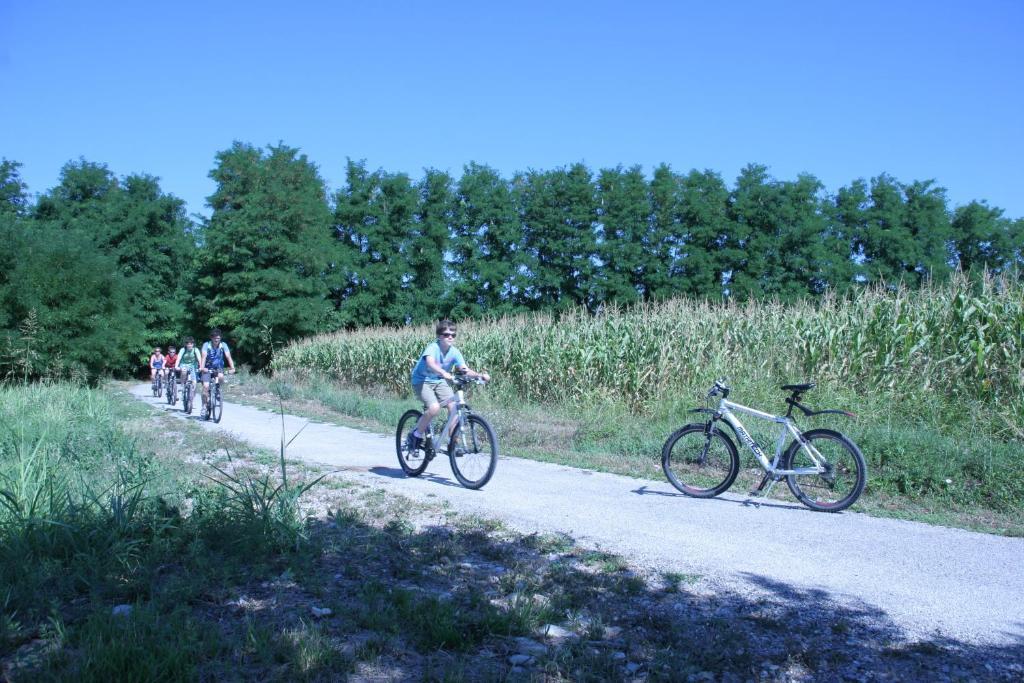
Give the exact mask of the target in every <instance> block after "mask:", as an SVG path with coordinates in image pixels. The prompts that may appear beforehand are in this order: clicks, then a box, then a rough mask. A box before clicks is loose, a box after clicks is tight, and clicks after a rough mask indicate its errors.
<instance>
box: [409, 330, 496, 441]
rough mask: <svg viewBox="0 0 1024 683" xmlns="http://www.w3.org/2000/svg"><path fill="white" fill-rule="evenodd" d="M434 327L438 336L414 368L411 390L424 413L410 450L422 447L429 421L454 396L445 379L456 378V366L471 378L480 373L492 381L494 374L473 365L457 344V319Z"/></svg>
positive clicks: (481, 376)
mask: <svg viewBox="0 0 1024 683" xmlns="http://www.w3.org/2000/svg"><path fill="white" fill-rule="evenodd" d="M435 331H436V333H437V340H436V341H433V342H431V343H430V344H428V345H427V348H425V349H424V350H423V353H421V354H420V359H419V361H418V362H417V363H416V367H414V368H413V369H412V377H411V380H412V390H413V393H414V394H415V395H416V396H417V397H418V398H419V399H420V400H421V401H423V416H422V417H421V418H420V419H419V421H418V422H417V423H416V428H415V429H413V430H412V432H410V433H409V441H408V445H409V449H410V450H416V449H417V448H419V447H420V444H421V443H422V439H423V437H424V436H425V435H426V433H427V429H429V426H430V421H431V420H433V419H434V417H436V416H437V414H438V413H439V412H440V411H441V406H442V405H445V406H447V405H448V404H449V402H450V401H451V399H452V397H453V396H454V394H453V393H452V388H451V387H450V386H449V385H448V382H447V381H446V380H452V379H454V376H453V375H452V371H453V370H454V371H457V372H460V373H464V374H465V375H466V376H468V377H469V378H471V379H472V378H477V377H479V378H480V379H482V380H484V381H485V382H489V381H491V376H490V375H488V374H487V373H485V372H476V371H474V370H472V369H470V367H469V366H468V365H466V360H465V359H464V358H463V357H462V352H461V351H459V350H458V349H457V348H456V347H455V346H454V343H455V334H456V331H455V323H453V322H452V321H451V320H447V319H446V320H442V321H441V322H439V323H438V324H437V328H436V329H435ZM450 410H451V409H450V408H449V411H450Z"/></svg>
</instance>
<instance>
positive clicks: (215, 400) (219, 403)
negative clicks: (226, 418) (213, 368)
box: [210, 382, 224, 422]
mask: <svg viewBox="0 0 1024 683" xmlns="http://www.w3.org/2000/svg"><path fill="white" fill-rule="evenodd" d="M210 411H211V413H212V416H213V421H214V422H220V418H221V417H222V416H223V415H224V396H223V395H222V394H221V393H220V382H215V383H214V385H213V387H212V388H211V389H210Z"/></svg>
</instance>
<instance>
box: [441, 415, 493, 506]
mask: <svg viewBox="0 0 1024 683" xmlns="http://www.w3.org/2000/svg"><path fill="white" fill-rule="evenodd" d="M455 429H456V433H455V434H454V435H453V436H452V440H451V443H449V444H448V459H449V460H450V461H451V464H452V472H453V473H454V474H455V478H456V479H458V480H459V483H460V484H462V485H463V486H465V487H466V488H467V489H478V488H480V487H481V486H483V485H484V484H486V483H487V482H489V481H490V480H491V477H492V476H493V475H494V468H495V467H496V466H497V465H498V437H497V436H496V435H495V434H494V429H493V428H492V427H491V425H489V424H488V423H487V420H485V419H484V418H482V417H480V416H479V415H469V416H468V417H464V418H463V420H460V421H459V425H458V426H457V427H456V428H455Z"/></svg>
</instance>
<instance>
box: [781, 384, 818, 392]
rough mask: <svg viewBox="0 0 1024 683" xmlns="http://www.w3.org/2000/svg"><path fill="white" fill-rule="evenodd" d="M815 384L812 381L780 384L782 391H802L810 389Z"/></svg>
mask: <svg viewBox="0 0 1024 683" xmlns="http://www.w3.org/2000/svg"><path fill="white" fill-rule="evenodd" d="M815 386H816V385H815V384H814V382H807V383H806V384H783V385H782V390H783V391H795V392H797V393H803V392H805V391H810V390H811V389H813V388H814V387H815Z"/></svg>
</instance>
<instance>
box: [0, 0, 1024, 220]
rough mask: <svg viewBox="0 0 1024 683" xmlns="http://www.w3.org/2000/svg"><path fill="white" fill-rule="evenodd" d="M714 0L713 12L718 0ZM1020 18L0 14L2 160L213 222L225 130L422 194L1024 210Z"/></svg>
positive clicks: (501, 8) (782, 8) (597, 8)
mask: <svg viewBox="0 0 1024 683" xmlns="http://www.w3.org/2000/svg"><path fill="white" fill-rule="evenodd" d="M712 5H715V6H714V7H712ZM1022 46H1024V2H1021V1H1020V0H1003V1H997V0H980V1H977V2H951V1H944V0H937V1H932V2H912V1H901V2H893V1H892V0H888V1H885V2H879V1H876V0H869V1H865V2H840V1H838V0H837V1H834V2H833V1H830V0H816V1H803V0H801V1H799V2H775V3H771V2H721V3H709V2H668V1H664V2H645V1H643V0H638V1H633V2H623V1H621V0H620V1H616V2H603V1H601V0H590V1H587V2H576V1H572V2H559V1H557V0H547V1H545V2H535V1H533V0H517V1H516V2H504V3H491V2H480V1H479V0H476V1H473V2H444V1H435V2H386V1H382V2H364V1H361V2H282V1H281V0H276V1H274V2H261V1H259V0H248V1H246V2H229V1H225V2H190V1H181V2H176V3H155V2H138V1H136V2H96V3H93V2H71V1H68V2H52V1H49V0H0V97H2V106H0V156H3V157H6V158H8V159H13V160H16V161H20V162H22V163H23V164H24V166H23V168H22V175H23V178H24V180H25V181H26V182H27V183H28V184H29V189H30V191H31V192H42V191H45V190H47V189H49V188H50V187H52V186H53V185H54V184H55V183H56V181H57V176H58V173H59V170H60V167H61V166H62V165H63V164H64V163H66V162H67V161H68V160H71V159H77V158H78V157H80V156H81V157H85V158H86V159H88V160H90V161H97V162H103V163H106V164H107V165H108V166H109V167H110V169H111V170H112V171H114V172H115V173H116V174H118V175H126V174H129V173H135V172H144V173H149V174H152V175H156V176H159V177H160V178H161V186H162V187H163V189H164V190H165V191H167V192H171V193H173V194H175V195H177V196H179V197H182V198H183V199H185V200H186V201H187V202H188V207H189V210H190V211H194V212H195V211H201V212H204V213H205V212H208V209H207V208H206V207H205V198H206V197H207V196H208V195H209V194H210V193H211V192H212V191H213V183H212V181H210V179H209V178H208V177H207V174H208V173H209V171H210V169H211V168H212V167H213V164H214V155H215V154H216V153H217V151H219V150H223V149H226V148H227V147H229V146H230V145H231V143H232V141H233V140H242V141H245V142H250V143H253V144H256V145H259V146H263V145H266V144H272V143H277V142H278V141H283V142H284V143H286V144H288V145H291V146H293V147H299V148H300V149H301V150H302V151H303V152H304V153H305V154H306V155H307V156H308V157H309V158H310V159H311V160H312V161H314V162H315V163H316V164H317V165H318V166H319V168H320V172H321V174H322V175H323V177H324V179H325V180H326V181H327V183H328V185H329V187H330V189H331V190H332V191H333V190H336V189H337V188H338V187H339V186H340V185H341V183H342V181H343V178H344V165H345V159H346V157H351V158H354V159H365V160H366V161H367V163H368V165H369V166H370V167H371V168H383V169H385V170H387V171H391V172H397V171H404V172H407V173H409V174H410V175H412V176H413V177H414V178H419V177H421V176H422V172H423V169H424V168H427V167H433V168H440V169H445V170H448V171H450V172H451V173H452V174H454V175H458V174H460V173H461V170H462V167H463V165H464V164H466V163H467V162H469V161H477V162H480V163H485V164H489V165H491V166H493V167H495V168H496V169H498V170H499V171H501V172H502V173H503V174H505V175H506V176H510V175H511V174H512V173H513V172H515V171H517V170H526V169H529V168H535V169H550V168H555V167H558V166H563V165H566V164H570V163H573V162H577V161H582V162H584V163H586V164H587V165H588V166H589V167H590V168H591V169H592V170H595V171H596V170H597V169H599V168H602V167H607V166H615V165H617V164H624V165H627V166H628V165H632V164H641V165H642V166H643V168H644V170H645V171H646V172H648V173H649V172H650V171H651V170H652V168H653V167H654V166H655V165H656V164H658V163H660V162H666V163H669V164H671V166H672V167H673V168H674V169H676V170H677V171H688V170H689V169H691V168H699V169H705V168H708V169H712V170H716V171H718V172H720V173H721V174H722V175H723V176H724V177H725V179H726V180H727V181H728V182H729V183H730V185H731V184H732V182H733V181H734V179H735V177H736V174H737V173H738V172H739V170H740V169H741V168H742V167H743V166H744V165H745V164H747V163H750V162H757V163H763V164H766V165H767V166H768V167H769V169H770V171H771V173H772V174H773V175H774V176H775V177H776V178H780V179H789V178H794V177H795V176H796V175H797V174H798V173H801V172H810V173H813V174H814V175H816V176H817V177H818V178H820V179H821V180H822V182H823V183H824V184H825V186H826V188H827V189H828V190H829V191H830V192H835V191H836V190H837V189H838V188H839V187H841V186H842V185H845V184H847V183H849V182H850V181H852V180H853V179H855V178H860V177H863V178H870V177H872V176H874V175H877V174H878V173H880V172H883V171H884V172H887V173H890V174H892V175H893V176H895V177H896V178H898V179H899V180H902V181H905V182H909V181H911V180H917V179H930V178H934V179H936V180H937V181H938V182H939V184H940V185H942V186H944V187H946V188H947V189H948V191H949V192H948V194H949V197H950V199H951V205H959V204H964V203H966V202H968V201H970V200H972V199H986V200H988V201H989V203H990V204H992V205H994V206H999V207H1002V208H1004V209H1005V210H1006V212H1007V215H1008V216H1011V217H1021V216H1024V87H1022V86H1024V76H1022V74H1024V47H1022Z"/></svg>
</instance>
